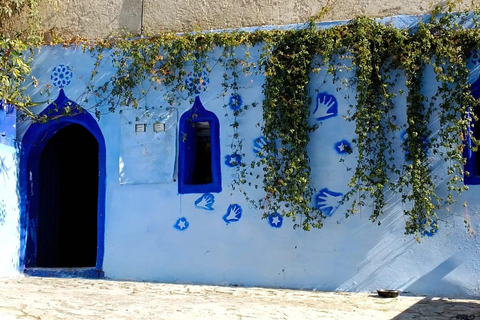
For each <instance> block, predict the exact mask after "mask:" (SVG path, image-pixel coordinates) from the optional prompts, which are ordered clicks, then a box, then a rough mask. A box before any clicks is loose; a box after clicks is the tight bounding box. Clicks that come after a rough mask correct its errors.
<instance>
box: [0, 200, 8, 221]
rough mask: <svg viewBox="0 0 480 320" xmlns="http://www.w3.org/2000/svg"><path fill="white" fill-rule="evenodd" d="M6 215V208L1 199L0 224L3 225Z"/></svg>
mask: <svg viewBox="0 0 480 320" xmlns="http://www.w3.org/2000/svg"><path fill="white" fill-rule="evenodd" d="M6 216H7V208H6V206H5V202H4V201H3V200H2V202H0V226H3V225H4V223H5V217H6Z"/></svg>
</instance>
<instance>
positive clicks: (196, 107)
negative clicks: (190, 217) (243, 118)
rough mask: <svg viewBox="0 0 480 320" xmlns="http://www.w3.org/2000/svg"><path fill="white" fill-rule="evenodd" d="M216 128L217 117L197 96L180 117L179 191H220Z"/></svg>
mask: <svg viewBox="0 0 480 320" xmlns="http://www.w3.org/2000/svg"><path fill="white" fill-rule="evenodd" d="M219 127H220V125H219V121H218V118H217V116H216V115H215V114H214V113H213V112H211V111H208V110H206V109H205V108H204V106H203V105H202V102H201V101H200V98H199V97H198V96H197V97H196V98H195V102H194V104H193V107H192V108H191V109H190V110H188V111H186V112H185V113H184V114H183V115H182V116H181V117H180V123H179V139H180V141H179V151H178V192H179V193H206V192H220V191H222V182H221V172H220V129H219Z"/></svg>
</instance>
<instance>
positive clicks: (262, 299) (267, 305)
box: [0, 277, 480, 320]
mask: <svg viewBox="0 0 480 320" xmlns="http://www.w3.org/2000/svg"><path fill="white" fill-rule="evenodd" d="M0 319H2V320H3V319H5V320H14V319H41V320H44V319H45V320H46V319H69V320H75V319H95V320H98V319H115V320H118V319H188V320H193V319H301V320H303V319H439V320H440V319H463V320H467V319H468V320H471V319H477V320H480V300H460V299H446V298H432V297H429V298H426V297H408V296H402V295H401V296H400V297H398V298H393V299H389V298H379V297H378V296H377V295H376V294H369V293H340V292H317V291H302V290H284V289H265V288H244V287H218V286H203V285H202V286H200V285H181V284H163V283H147V282H125V281H109V280H85V279H59V278H37V277H18V278H10V279H0Z"/></svg>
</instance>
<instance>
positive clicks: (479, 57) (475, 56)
mask: <svg viewBox="0 0 480 320" xmlns="http://www.w3.org/2000/svg"><path fill="white" fill-rule="evenodd" d="M467 61H468V62H470V63H472V64H473V65H478V64H479V63H480V53H479V52H470V54H469V56H468V60H467Z"/></svg>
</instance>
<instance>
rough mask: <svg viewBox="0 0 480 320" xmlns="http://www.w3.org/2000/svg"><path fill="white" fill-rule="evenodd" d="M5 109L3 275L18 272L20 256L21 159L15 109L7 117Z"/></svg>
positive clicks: (0, 163)
mask: <svg viewBox="0 0 480 320" xmlns="http://www.w3.org/2000/svg"><path fill="white" fill-rule="evenodd" d="M5 112H6V110H0V128H1V129H2V136H1V137H0V257H1V258H0V277H7V276H12V275H16V274H18V273H19V259H20V224H19V223H20V222H19V221H20V210H19V198H18V196H19V195H18V194H17V191H18V188H17V168H18V161H17V148H16V147H15V144H14V139H15V131H16V129H15V116H14V115H15V112H14V111H13V113H10V114H8V115H7V117H5ZM8 118H12V119H8ZM7 119H8V120H7ZM9 120H13V122H11V121H9ZM6 124H8V126H6Z"/></svg>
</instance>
